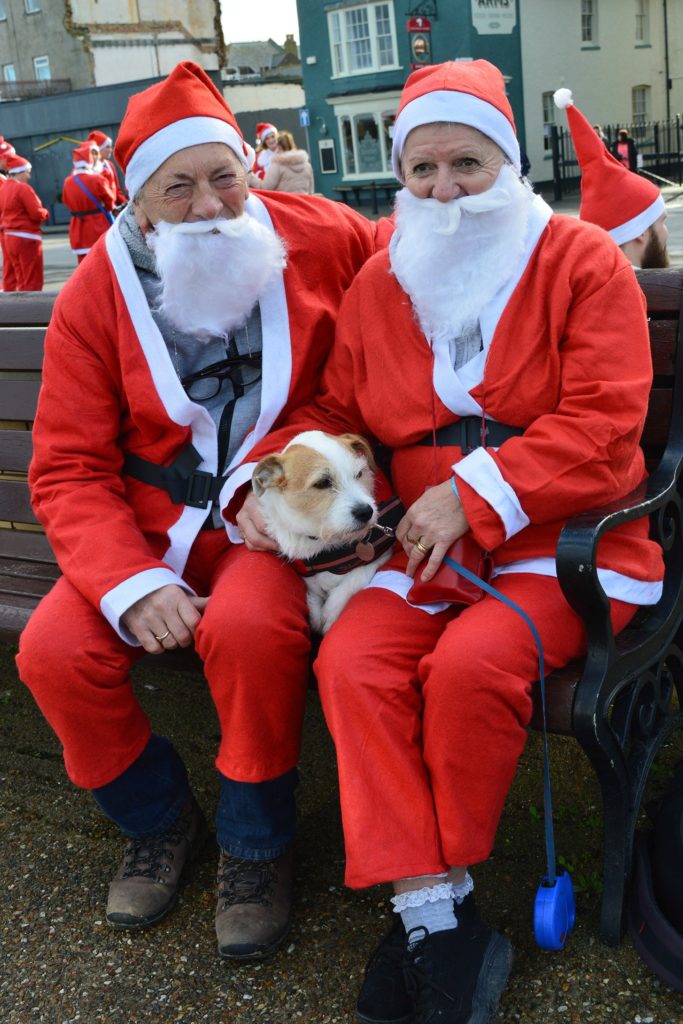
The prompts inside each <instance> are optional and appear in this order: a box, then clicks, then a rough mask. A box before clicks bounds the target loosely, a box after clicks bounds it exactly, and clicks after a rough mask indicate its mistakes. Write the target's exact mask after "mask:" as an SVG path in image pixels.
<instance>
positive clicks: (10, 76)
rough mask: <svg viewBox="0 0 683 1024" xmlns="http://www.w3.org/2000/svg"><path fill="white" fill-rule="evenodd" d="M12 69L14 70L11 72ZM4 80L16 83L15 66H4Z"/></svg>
mask: <svg viewBox="0 0 683 1024" xmlns="http://www.w3.org/2000/svg"><path fill="white" fill-rule="evenodd" d="M10 68H11V69H12V70H11V71H10ZM2 80H3V82H16V80H17V69H16V68H15V66H14V64H3V65H2Z"/></svg>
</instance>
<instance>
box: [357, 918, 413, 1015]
mask: <svg viewBox="0 0 683 1024" xmlns="http://www.w3.org/2000/svg"><path fill="white" fill-rule="evenodd" d="M407 942H408V937H407V935H406V930H405V928H404V927H403V921H402V920H401V918H400V917H399V916H398V914H396V915H395V920H394V923H393V925H392V926H391V929H390V930H389V931H388V932H387V934H386V935H385V936H384V938H383V939H382V941H381V942H380V944H379V946H378V947H377V949H376V950H375V952H374V953H373V954H372V956H371V957H370V959H369V960H368V965H367V967H366V968H365V977H364V978H363V984H362V985H361V990H360V995H359V996H358V1002H357V1004H356V1018H357V1020H358V1021H359V1024H410V1022H411V1021H412V1019H413V1004H412V1000H411V998H410V996H409V995H408V992H407V991H406V983H405V978H404V976H403V962H404V960H405V958H406V946H407Z"/></svg>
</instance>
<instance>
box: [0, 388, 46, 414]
mask: <svg viewBox="0 0 683 1024" xmlns="http://www.w3.org/2000/svg"><path fill="white" fill-rule="evenodd" d="M39 391H40V381H39V380H20V379H16V378H11V379H9V380H7V379H0V410H2V418H3V420H32V419H34V418H35V415H36V407H37V405H38V392H39Z"/></svg>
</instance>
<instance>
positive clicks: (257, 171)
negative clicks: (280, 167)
mask: <svg viewBox="0 0 683 1024" xmlns="http://www.w3.org/2000/svg"><path fill="white" fill-rule="evenodd" d="M256 142H257V143H258V145H259V149H258V151H257V153H256V159H255V160H254V165H253V167H252V168H251V173H252V174H253V175H255V177H256V178H258V180H259V181H260V182H262V181H263V179H264V178H265V176H266V171H267V170H268V168H269V167H270V161H271V160H272V159H273V154H274V153H276V152H277V128H276V127H275V125H274V124H267V123H266V122H263V123H261V124H257V125H256ZM255 184H258V183H257V182H256V183H255Z"/></svg>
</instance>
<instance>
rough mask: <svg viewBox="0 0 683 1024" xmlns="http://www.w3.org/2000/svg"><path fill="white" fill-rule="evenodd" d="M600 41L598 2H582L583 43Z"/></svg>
mask: <svg viewBox="0 0 683 1024" xmlns="http://www.w3.org/2000/svg"><path fill="white" fill-rule="evenodd" d="M597 41H598V0H581V42H582V43H588V44H592V45H595V44H596V43H597Z"/></svg>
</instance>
